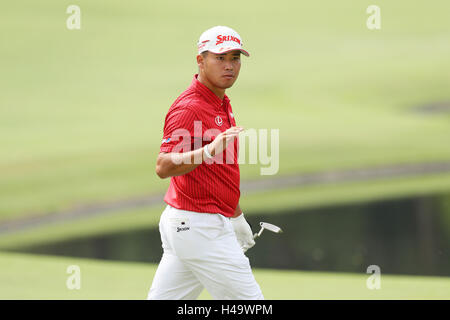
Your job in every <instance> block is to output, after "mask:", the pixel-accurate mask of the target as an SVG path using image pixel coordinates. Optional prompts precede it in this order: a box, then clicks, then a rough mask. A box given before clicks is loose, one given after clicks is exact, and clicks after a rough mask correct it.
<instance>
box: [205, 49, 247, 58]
mask: <svg viewBox="0 0 450 320" xmlns="http://www.w3.org/2000/svg"><path fill="white" fill-rule="evenodd" d="M235 50H239V51H240V52H241V53H242V54H243V55H244V56H246V57H250V53H248V52H247V51H245V50H244V49H241V48H227V49H225V50H221V51H220V52H215V51H213V50H208V51H210V52H212V53H215V54H222V53H227V52H230V51H235Z"/></svg>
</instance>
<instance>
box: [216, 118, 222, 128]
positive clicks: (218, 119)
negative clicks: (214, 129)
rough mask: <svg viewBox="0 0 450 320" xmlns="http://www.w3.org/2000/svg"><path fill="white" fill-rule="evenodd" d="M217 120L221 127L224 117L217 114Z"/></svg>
mask: <svg viewBox="0 0 450 320" xmlns="http://www.w3.org/2000/svg"><path fill="white" fill-rule="evenodd" d="M215 121H216V124H217V125H218V126H219V127H220V126H221V125H222V123H223V120H222V118H221V117H220V116H217V117H216V119H215Z"/></svg>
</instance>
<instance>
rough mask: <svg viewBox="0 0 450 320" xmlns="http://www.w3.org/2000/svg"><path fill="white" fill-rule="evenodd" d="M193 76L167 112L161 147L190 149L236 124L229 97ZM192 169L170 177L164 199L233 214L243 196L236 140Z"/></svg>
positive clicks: (191, 208)
mask: <svg viewBox="0 0 450 320" xmlns="http://www.w3.org/2000/svg"><path fill="white" fill-rule="evenodd" d="M197 76H198V75H195V76H194V79H193V80H192V83H191V85H190V86H189V87H188V88H187V90H186V91H184V92H183V93H182V94H181V95H180V96H179V97H178V98H177V99H176V100H175V102H174V103H173V104H172V106H171V107H170V109H169V112H168V113H167V115H166V119H165V123H164V135H163V141H162V144H161V148H160V152H187V151H192V150H195V149H197V148H201V147H203V146H205V145H206V144H209V143H210V142H211V141H212V140H214V138H215V137H216V136H217V135H218V134H219V133H220V132H223V131H225V130H227V129H229V128H230V127H232V126H235V125H236V121H235V119H234V115H233V111H232V109H231V105H230V100H229V99H228V97H227V96H226V95H225V97H224V98H223V100H220V98H219V97H217V96H216V95H215V94H214V93H213V92H212V91H211V90H209V89H208V88H207V87H206V86H205V85H203V84H202V83H200V82H199V81H198V80H197ZM214 159H215V160H216V162H215V163H214V162H213V161H212V160H210V159H207V160H205V161H204V162H203V163H202V164H200V165H199V166H197V167H196V168H195V169H194V170H192V171H191V172H189V173H186V174H184V175H182V176H176V177H171V179H170V185H169V189H168V190H167V193H166V195H165V197H164V201H165V202H166V203H167V204H169V205H171V206H172V207H175V208H178V209H182V210H188V211H196V212H208V213H220V214H222V215H224V216H226V217H231V216H233V215H234V212H235V209H236V207H237V205H238V202H239V197H240V190H239V183H240V174H239V164H238V140H237V139H235V141H234V143H230V144H229V145H228V148H227V149H226V150H225V151H224V152H223V153H222V154H219V155H216V156H215V157H214Z"/></svg>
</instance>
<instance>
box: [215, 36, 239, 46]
mask: <svg viewBox="0 0 450 320" xmlns="http://www.w3.org/2000/svg"><path fill="white" fill-rule="evenodd" d="M225 41H234V42H237V43H239V44H241V40H239V38H236V37H233V36H222V35H218V36H217V41H216V46H217V45H218V44H221V43H224V42H225Z"/></svg>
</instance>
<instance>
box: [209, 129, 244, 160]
mask: <svg viewBox="0 0 450 320" xmlns="http://www.w3.org/2000/svg"><path fill="white" fill-rule="evenodd" d="M243 130H244V128H243V127H231V128H229V129H227V130H225V131H224V132H222V133H220V134H219V135H218V136H217V137H216V138H215V139H214V140H213V142H211V143H210V144H209V145H207V146H206V148H208V152H209V153H210V154H211V155H212V156H213V157H214V156H215V155H216V154H220V153H222V152H223V151H224V150H225V149H226V148H227V147H228V144H229V143H230V142H232V141H233V140H234V139H235V138H237V137H239V133H240V132H242V131H243Z"/></svg>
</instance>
